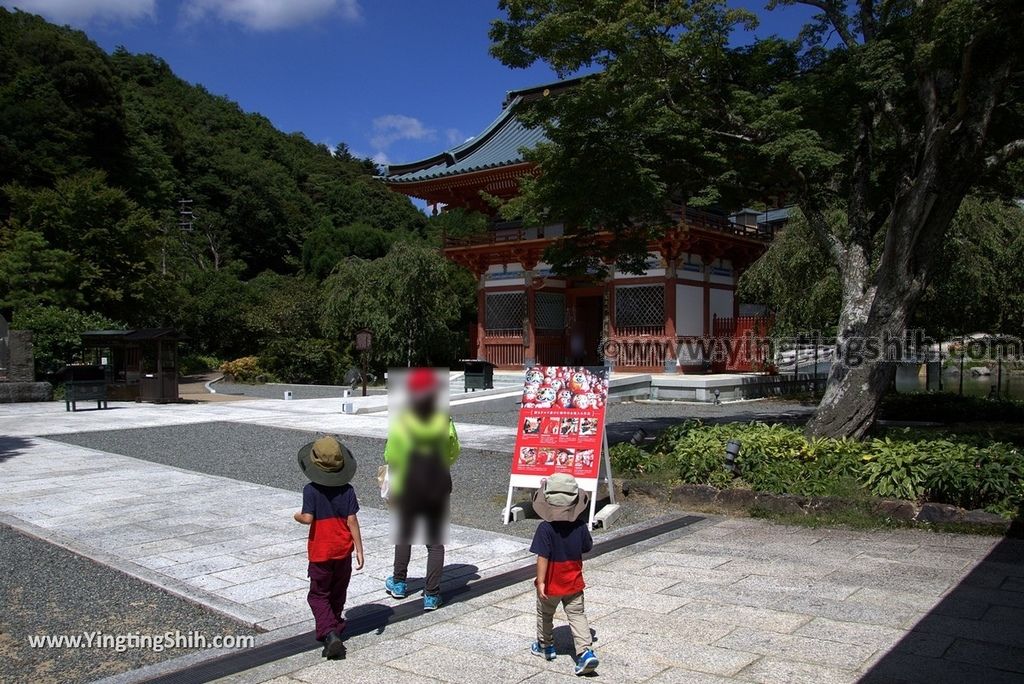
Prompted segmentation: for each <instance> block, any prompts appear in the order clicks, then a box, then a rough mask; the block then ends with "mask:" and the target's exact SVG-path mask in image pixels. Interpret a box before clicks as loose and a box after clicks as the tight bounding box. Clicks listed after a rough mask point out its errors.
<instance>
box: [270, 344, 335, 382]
mask: <svg viewBox="0 0 1024 684" xmlns="http://www.w3.org/2000/svg"><path fill="white" fill-rule="evenodd" d="M260 366H261V367H263V368H265V369H266V370H267V371H268V372H269V373H270V374H271V375H273V376H274V377H275V378H277V379H278V380H279V381H280V382H289V383H298V384H313V385H331V384H338V383H340V382H341V381H342V378H343V376H344V373H345V370H346V369H347V368H348V363H346V359H345V358H343V357H342V356H341V355H340V354H339V353H338V345H337V343H335V342H332V341H330V340H311V339H298V340H293V339H287V338H282V339H277V340H274V341H273V342H271V343H270V344H269V345H268V346H267V348H266V350H265V351H264V352H263V354H261V355H260Z"/></svg>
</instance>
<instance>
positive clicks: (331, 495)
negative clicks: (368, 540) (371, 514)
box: [302, 482, 359, 563]
mask: <svg viewBox="0 0 1024 684" xmlns="http://www.w3.org/2000/svg"><path fill="white" fill-rule="evenodd" d="M302 512H303V513H309V514H311V515H312V516H313V522H312V524H311V525H310V526H309V542H308V544H307V550H308V552H309V560H310V562H312V563H322V562H323V561H328V560H335V559H339V558H345V557H346V556H348V555H350V554H351V553H352V548H353V547H354V546H355V544H354V542H353V541H352V533H351V532H350V531H349V529H348V516H350V515H355V514H356V513H358V512H359V501H357V500H356V490H354V489H352V485H342V486H341V487H327V486H324V485H319V484H316V483H313V482H310V483H309V484H307V485H306V486H305V487H303V489H302Z"/></svg>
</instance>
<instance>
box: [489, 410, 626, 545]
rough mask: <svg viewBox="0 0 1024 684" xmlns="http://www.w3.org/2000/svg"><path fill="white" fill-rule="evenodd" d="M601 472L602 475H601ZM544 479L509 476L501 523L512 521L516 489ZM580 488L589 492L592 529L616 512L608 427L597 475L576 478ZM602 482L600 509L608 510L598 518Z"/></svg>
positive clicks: (525, 487)
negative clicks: (603, 497)
mask: <svg viewBox="0 0 1024 684" xmlns="http://www.w3.org/2000/svg"><path fill="white" fill-rule="evenodd" d="M602 473H603V476H602ZM543 479H545V477H544V476H540V475H515V474H512V475H510V476H509V481H508V495H507V496H506V497H505V508H504V509H503V510H502V513H501V521H502V524H504V525H508V524H509V523H510V522H512V518H513V513H512V495H513V493H514V492H515V490H516V489H539V488H540V481H541V480H543ZM576 481H577V482H578V483H579V486H580V489H583V490H586V491H588V492H590V511H589V516H588V526H589V527H590V528H591V529H593V528H594V527H595V526H596V525H597V522H598V521H599V520H600V521H601V522H602V524H604V523H605V521H608V522H610V520H611V518H612V517H613V516H614V515H615V514H617V513H618V510H619V504H618V503H617V502H616V500H615V482H614V478H613V477H612V460H611V453H610V452H609V450H608V428H607V427H605V428H604V430H603V431H602V434H601V462H600V466H599V468H598V472H597V477H595V478H577V480H576ZM602 482H603V483H604V484H605V485H606V486H607V487H608V499H609V502H608V505H607V506H605V507H604V508H603V509H601V510H602V513H603V512H604V511H605V510H608V515H607V516H602V518H603V519H602V518H598V515H597V492H598V488H599V487H600V485H601V483H602Z"/></svg>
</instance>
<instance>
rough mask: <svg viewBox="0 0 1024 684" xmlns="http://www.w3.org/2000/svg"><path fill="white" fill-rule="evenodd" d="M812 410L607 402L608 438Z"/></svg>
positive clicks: (769, 403)
mask: <svg viewBox="0 0 1024 684" xmlns="http://www.w3.org/2000/svg"><path fill="white" fill-rule="evenodd" d="M813 412H814V407H811V406H802V405H801V404H800V403H799V402H795V401H785V400H777V399H766V400H760V401H742V402H731V403H725V404H719V405H717V406H716V405H714V404H698V403H693V402H687V403H684V402H667V401H665V402H646V401H640V402H636V401H624V402H616V403H612V404H609V405H608V408H607V413H606V415H607V418H606V421H607V426H608V441H609V442H610V443H612V444H615V443H617V442H621V441H625V440H627V439H629V438H630V436H631V435H632V434H633V432H635V431H636V429H637V428H643V429H644V430H645V431H646V432H647V433H648V435H654V434H655V433H657V432H660V431H661V430H664V429H665V428H667V427H669V426H671V425H674V424H675V423H678V422H680V421H683V420H687V419H690V418H699V419H701V420H703V421H705V422H708V423H715V422H726V421H729V422H733V421H739V422H749V421H752V420H762V421H772V422H794V423H802V422H803V421H805V420H807V418H808V417H810V415H811V413H813ZM518 419H519V413H518V411H510V410H508V409H507V408H502V407H497V406H495V407H493V408H491V410H487V409H486V408H485V409H484V410H481V411H480V412H477V413H466V414H463V413H460V414H459V415H458V416H456V417H455V420H456V422H460V421H461V422H465V423H477V424H484V425H502V426H506V427H515V426H516V424H517V423H518Z"/></svg>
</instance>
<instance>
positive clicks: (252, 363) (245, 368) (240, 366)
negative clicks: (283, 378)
mask: <svg viewBox="0 0 1024 684" xmlns="http://www.w3.org/2000/svg"><path fill="white" fill-rule="evenodd" d="M218 370H220V372H221V373H223V374H224V375H225V376H226V377H227V378H229V379H230V380H232V381H234V382H242V383H250V384H252V383H258V382H273V381H274V380H275V379H276V378H275V377H274V376H273V375H272V374H271V373H270V372H269V371H268V370H267V369H266V368H264V367H263V365H262V364H261V363H260V359H259V358H258V357H255V356H243V357H241V358H239V359H235V360H234V361H225V362H224V363H222V364H220V368H219V369H218Z"/></svg>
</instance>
